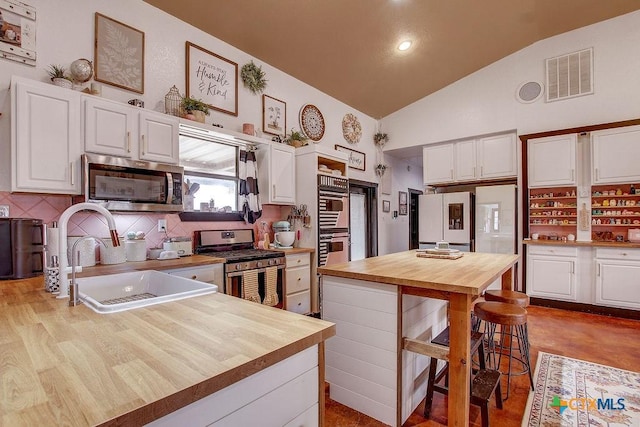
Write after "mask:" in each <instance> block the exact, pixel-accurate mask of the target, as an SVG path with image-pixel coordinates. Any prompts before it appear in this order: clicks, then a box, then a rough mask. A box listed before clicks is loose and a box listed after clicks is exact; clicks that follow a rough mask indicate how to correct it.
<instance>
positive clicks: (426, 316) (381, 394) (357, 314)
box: [322, 275, 447, 426]
mask: <svg viewBox="0 0 640 427" xmlns="http://www.w3.org/2000/svg"><path fill="white" fill-rule="evenodd" d="M398 297H399V293H398V286H395V285H385V284H381V283H375V282H369V281H365V280H354V279H347V278H341V277H334V276H326V275H324V276H322V317H323V319H324V320H327V321H330V322H333V323H335V324H336V335H335V336H334V337H332V338H330V339H329V340H327V341H326V344H325V355H326V359H325V362H326V381H327V382H328V383H329V384H330V396H331V399H333V400H335V401H337V402H339V403H341V404H343V405H346V406H348V407H350V408H353V409H355V410H357V411H359V412H362V413H364V414H366V415H368V416H370V417H372V418H375V419H376V420H378V421H381V422H383V423H385V424H388V425H392V426H395V425H397V408H398V405H400V407H401V409H402V412H401V414H402V415H401V418H402V420H401V422H402V423H404V422H405V421H406V419H407V418H408V417H409V415H411V413H412V412H413V411H414V410H415V408H416V407H417V406H418V405H419V404H420V402H421V401H422V400H424V398H425V393H426V387H427V375H426V372H427V370H428V367H429V360H430V358H429V357H426V356H422V355H420V354H417V353H413V352H408V351H406V350H403V351H402V356H401V357H402V358H403V360H402V365H401V366H403V367H404V368H403V370H404V372H402V373H400V372H399V363H398V356H397V355H398V349H399V348H401V346H402V342H401V341H402V337H409V338H420V339H422V340H424V341H430V340H431V338H433V337H435V336H436V335H437V334H439V333H440V332H441V331H442V330H443V329H444V328H445V327H446V326H447V302H446V301H443V300H438V299H432V298H424V297H417V296H411V295H403V296H402V298H403V300H402V310H403V315H402V330H401V331H399V330H398V329H399V325H398V323H399V322H398V316H397V313H398V307H399V304H398V302H399V301H398ZM399 383H401V384H402V396H404V398H403V401H402V402H398V400H399V399H398V390H399V388H398V387H397V385H398V384H399Z"/></svg>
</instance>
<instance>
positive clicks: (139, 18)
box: [0, 0, 376, 191]
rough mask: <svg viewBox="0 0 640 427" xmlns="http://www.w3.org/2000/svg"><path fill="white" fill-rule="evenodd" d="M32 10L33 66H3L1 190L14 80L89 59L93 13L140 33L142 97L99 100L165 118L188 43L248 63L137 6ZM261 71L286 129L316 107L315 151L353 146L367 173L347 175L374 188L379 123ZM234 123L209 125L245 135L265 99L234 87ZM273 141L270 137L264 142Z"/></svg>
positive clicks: (77, 4) (89, 0) (127, 0)
mask: <svg viewBox="0 0 640 427" xmlns="http://www.w3.org/2000/svg"><path fill="white" fill-rule="evenodd" d="M24 2H25V3H27V4H29V5H32V6H34V7H35V8H36V14H37V31H36V40H37V65H36V67H35V68H34V67H29V66H26V65H22V64H19V63H16V62H12V61H8V60H5V59H0V112H1V113H2V116H0V154H1V155H0V191H8V190H9V189H10V156H9V150H10V95H9V91H8V87H9V82H10V79H11V75H14V74H15V75H21V76H25V77H28V78H32V79H36V80H40V81H48V76H47V74H46V69H47V68H48V66H49V65H50V64H61V65H64V66H65V67H67V68H68V66H69V64H70V63H71V62H72V61H74V60H75V59H78V58H88V59H91V60H93V43H94V13H95V12H100V13H102V14H104V15H107V16H108V17H110V18H113V19H115V20H118V21H121V22H123V23H125V24H128V25H131V26H133V27H135V28H137V29H138V30H140V31H143V32H144V33H145V70H144V71H145V76H144V77H145V88H144V94H142V95H140V94H136V93H134V92H129V91H126V90H121V89H118V88H115V87H111V86H109V85H106V84H103V85H102V96H103V97H104V98H109V99H113V100H117V101H122V102H126V101H127V100H129V99H132V98H139V99H142V100H143V101H144V102H145V107H146V108H148V109H153V110H157V111H163V112H164V96H165V94H166V93H167V92H168V91H169V88H171V86H173V85H174V84H175V85H176V86H177V87H178V88H179V90H180V92H181V93H184V91H185V41H190V42H192V43H195V44H196V45H198V46H201V47H203V48H205V49H207V50H210V51H212V52H215V53H217V54H219V55H221V56H223V57H225V58H227V59H229V60H231V61H233V62H236V63H237V64H238V67H239V68H240V67H242V65H244V64H246V63H247V62H249V61H250V60H251V59H254V58H252V57H251V56H249V55H248V54H246V53H245V52H242V51H240V50H238V49H236V48H235V47H233V46H231V45H228V44H226V43H224V42H222V41H220V40H218V39H216V38H214V37H212V36H210V35H208V34H206V33H204V32H202V31H200V30H199V29H197V28H195V27H193V26H191V25H188V24H186V23H184V22H182V21H180V20H178V19H176V18H174V17H172V16H170V15H168V14H166V13H164V12H163V11H161V10H159V9H156V8H155V7H153V6H150V5H148V4H147V3H144V2H142V0H24ZM254 62H256V64H258V65H262V69H263V70H264V71H265V72H266V77H267V79H268V86H267V89H266V91H265V93H266V94H267V95H270V96H273V97H275V98H277V99H280V100H282V101H284V102H286V103H287V130H288V131H289V132H290V131H291V128H296V129H300V125H299V121H298V113H299V111H300V108H301V107H302V106H303V105H305V104H313V105H316V106H317V107H318V108H319V109H320V111H321V112H322V114H323V115H324V119H325V125H326V131H325V135H324V138H323V139H322V140H321V141H320V144H324V145H327V146H329V147H332V148H333V146H334V144H340V145H344V146H351V147H352V148H354V149H356V150H358V151H362V152H364V153H366V154H367V160H368V163H367V170H366V171H365V172H360V171H356V170H354V169H352V170H351V171H350V173H351V177H352V178H355V179H360V180H364V181H375V173H374V172H373V159H375V151H376V150H375V148H374V145H373V140H372V137H373V134H374V133H375V128H376V121H375V120H374V119H372V118H371V117H369V116H366V115H365V114H363V113H361V112H358V111H356V110H354V109H353V108H350V107H349V106H347V105H346V104H343V103H341V102H339V101H337V100H336V99H334V98H332V97H330V96H328V95H326V94H324V93H322V92H320V91H318V90H316V89H314V88H312V87H311V86H309V85H307V84H305V83H304V82H301V81H299V80H297V79H295V78H293V77H291V76H290V75H288V74H285V73H283V72H281V71H279V70H277V69H275V68H273V67H271V66H270V65H268V64H265V63H263V62H261V61H258V60H254ZM238 84H239V87H238V110H239V115H238V117H234V116H231V115H228V114H224V113H220V112H217V111H212V113H211V116H209V117H207V123H219V124H222V125H223V126H224V128H225V129H230V130H233V131H238V132H240V131H242V123H254V124H255V127H256V128H261V127H262V97H261V96H256V95H253V94H252V93H251V92H249V90H247V89H245V88H244V87H243V85H242V81H241V80H239V83H238ZM347 113H353V114H355V115H356V117H358V119H359V120H360V123H361V125H362V131H363V132H362V134H363V136H362V138H361V140H360V142H359V143H358V144H355V145H350V144H348V143H347V142H346V141H345V139H344V138H343V136H342V118H343V117H344V115H345V114H347ZM268 137H270V136H268Z"/></svg>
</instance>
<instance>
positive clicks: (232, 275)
mask: <svg viewBox="0 0 640 427" xmlns="http://www.w3.org/2000/svg"><path fill="white" fill-rule="evenodd" d="M273 267H277V268H278V270H284V267H285V265H284V264H280V265H278V266H273ZM267 268H269V267H264V268H252V269H251V270H245V271H258V273H264V272H265V271H267ZM243 274H244V271H237V272H236V271H234V272H232V273H227V277H238V276H242V275H243Z"/></svg>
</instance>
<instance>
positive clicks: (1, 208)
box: [0, 205, 9, 218]
mask: <svg viewBox="0 0 640 427" xmlns="http://www.w3.org/2000/svg"><path fill="white" fill-rule="evenodd" d="M0 217H5V218H8V217H9V205H0Z"/></svg>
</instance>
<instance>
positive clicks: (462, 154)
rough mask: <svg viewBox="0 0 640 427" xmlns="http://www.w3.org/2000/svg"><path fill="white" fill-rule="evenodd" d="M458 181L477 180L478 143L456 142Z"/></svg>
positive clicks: (471, 140) (473, 140)
mask: <svg viewBox="0 0 640 427" xmlns="http://www.w3.org/2000/svg"><path fill="white" fill-rule="evenodd" d="M455 148H456V150H455V151H456V165H455V178H456V181H473V180H475V179H476V141H475V139H470V140H468V141H460V142H456V144H455Z"/></svg>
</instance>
